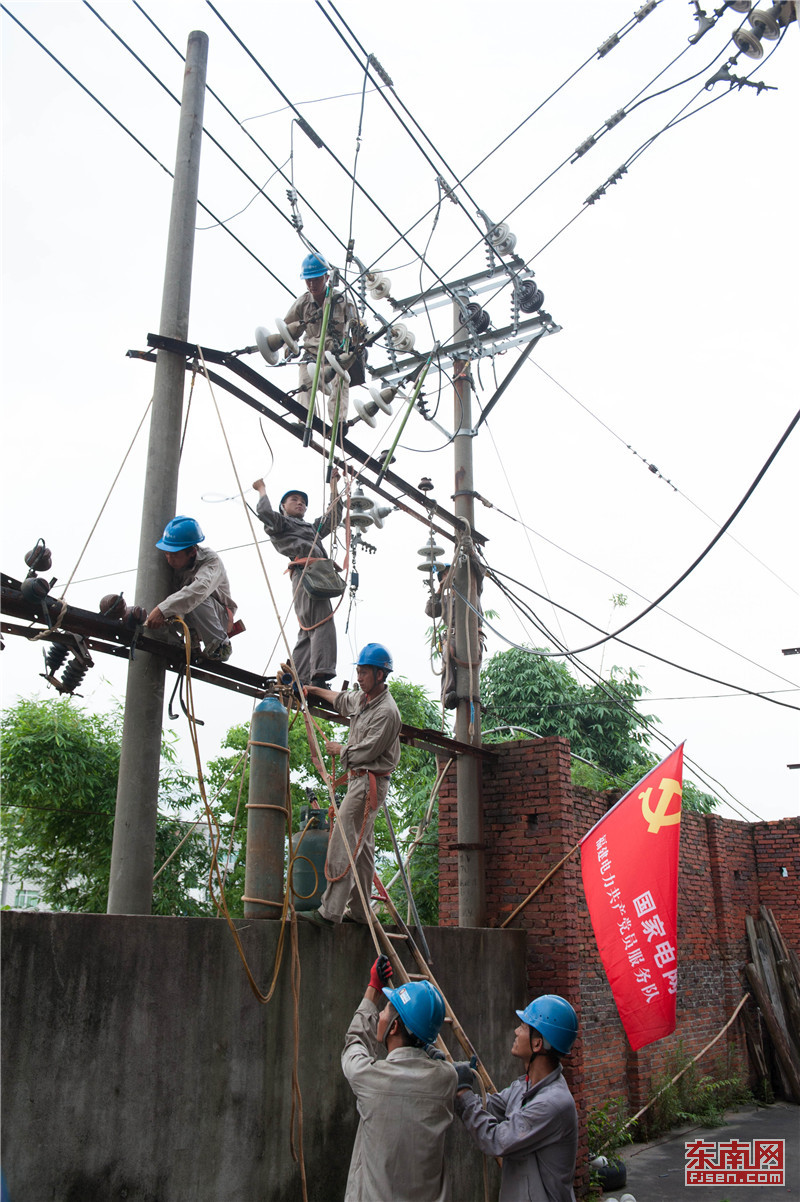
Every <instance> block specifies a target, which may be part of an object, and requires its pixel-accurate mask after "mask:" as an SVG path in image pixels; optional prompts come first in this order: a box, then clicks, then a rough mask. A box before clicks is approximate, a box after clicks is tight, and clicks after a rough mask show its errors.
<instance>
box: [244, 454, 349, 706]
mask: <svg viewBox="0 0 800 1202" xmlns="http://www.w3.org/2000/svg"><path fill="white" fill-rule="evenodd" d="M338 480H339V470H338V468H334V471H333V475H332V476H331V485H332V489H334V490H335V489H336V485H337V483H338ZM253 488H254V489H255V490H256V492H257V493H258V497H259V500H258V505H257V506H256V513H257V515H258V517H259V519H260V520H261V521H262V522H263V523H264V529H265V530H266V532H267V534H268V535H269V538H270V542H271V543H272V545H273V547H274V548H275V550H276V551H277V552H278V553H279V554H280V555H286V556H287V557H288V558H289V560H290V561H291V562H290V564H289V568H288V571H289V577H290V579H291V582H292V590H293V600H294V612H295V614H296V615H297V621H298V622H299V624H300V632H299V634H298V636H297V642H296V644H295V647H294V651H293V652H292V660H293V662H294V667H295V671H296V673H297V677H298V679H299V681H300V683H301V684H308V683H309V682H310V683H311V684H313V685H319V686H320V687H322V688H326V687H327V685H328V682H329V681H330V680H332V679H333V677H334V676H335V675H336V627H335V626H334V624H333V609H332V607H331V602H330V597H331V595H333V594H332V593H331V592H328V595H327V596H320V595H319V594H320V589H319V588H318V587H316V584H315V575H314V570H313V565H314V564H317V563H320V562H321V561H323V560H325V561H327V562H326V563H325V564H324V566H325V567H326V568H328V569H329V571H330V573H331V575H332V576H335V571H334V565H332V564H331V563H330V562H329V561H328V555H327V552H326V551H325V548H324V547H323V545H322V539H323V538H327V536H328V535H329V534H332V533H333V531H334V530H335V529H336V527H337V525H338V524H339V520H340V518H341V513H342V504H341V501H340V499H339V496H338V493H337V494H336V495H335V496H334V497H333V500H332V503H331V507H330V509H329V510H328V512H327V513H326V514H324V515H323V516H322V517H318V518H316V519H315V521H314V522H307V521H306V520H305V514H306V509H307V508H308V493H305V492H303V491H302V489H299V488H291V489H289V491H288V492H285V493H284V494H283V496H282V497H281V500H280V505H279V506H278V512H277V513H276V512H275V510H274V509H273V508H272V505H271V503H270V499H269V497H268V496H267V490H266V487H265V485H264V481H263V480H255V481H254V482H253ZM323 585H324V582H323ZM322 591H326V590H324V587H323V590H322ZM340 591H341V592H343V591H344V584H342V587H341V590H340Z"/></svg>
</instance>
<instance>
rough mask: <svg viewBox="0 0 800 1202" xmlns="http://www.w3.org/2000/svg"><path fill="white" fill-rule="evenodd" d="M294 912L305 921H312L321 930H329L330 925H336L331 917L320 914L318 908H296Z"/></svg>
mask: <svg viewBox="0 0 800 1202" xmlns="http://www.w3.org/2000/svg"><path fill="white" fill-rule="evenodd" d="M295 913H296V914H297V917H298V918H303V919H305V921H306V922H311V923H313V924H314V926H315V927H319V928H320V929H321V930H330V929H331V927H335V926H336V923H335V922H334V921H333V919H332V918H325V916H324V915H323V914H320V912H319V910H296V911H295Z"/></svg>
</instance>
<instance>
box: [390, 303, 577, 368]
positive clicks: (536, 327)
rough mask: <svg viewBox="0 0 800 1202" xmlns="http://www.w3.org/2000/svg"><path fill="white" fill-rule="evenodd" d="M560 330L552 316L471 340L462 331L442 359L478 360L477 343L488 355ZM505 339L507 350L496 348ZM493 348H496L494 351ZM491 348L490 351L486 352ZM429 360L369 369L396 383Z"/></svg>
mask: <svg viewBox="0 0 800 1202" xmlns="http://www.w3.org/2000/svg"><path fill="white" fill-rule="evenodd" d="M560 329H561V326H559V325H556V324H555V322H554V321H553V320H552V318H551V317H550V316H549V314H547V315H546V314H544V313H541V314H538V315H537V316H536V317H531V318H529V319H528V320H527V321H520V322H518V323H517V325H507V326H503V327H502V328H501V329H499V330H487V332H486V333H485V334H475V335H472V336H470V333H469V331H468V330H466V329H464V331H463V334H462V333H461V331H459V334H458V337H456V338H451V340H450V341H449V342H446V343H445V344H444V345H443V346H440V347H439V358H440V359H441V358H442V357H443V356H445V355H449V356H450V357H451V358H453V359H470V358H475V343H476V342H477V343H478V344H479V345H480V353H481V355H488V354H490V353H491V352H492V350H496V351H498V352H499V351H500V350H501V349H502V350H508V349H509V348H510V347H511V346H515V345H517V344H518V343H520V342H525V341H527V340H528V339H527V338H526V335H530V337H531V338H535V339H536V341H537V342H538V341H539V338H541V337H542V335H544V334H557V333H558V332H559V331H560ZM504 339H511V340H512V341H510V342H508V343H507V345H506V346H504V347H502V348H501V347H499V346H498V345H497V344H498V343H499V342H502V341H503V340H504ZM491 344H495V345H494V346H493V347H492V346H491ZM487 347H489V348H490V349H488V350H487V349H486V348H487ZM425 358H426V356H425V355H424V354H422V353H419V354H414V355H410V356H409V357H408V358H407V359H401V360H400V361H399V362H398V363H397V366H395V365H394V364H393V363H386V364H384V365H382V366H381V367H375V368H370V371H371V373H372V375H373V376H377V377H380V378H381V379H387V380H395V379H400V378H401V377H402V376H404V375H407V374H408V373H409V372H411V371H413V370H414V368H415V367H419V365H420V364H421V363H424V362H425ZM432 370H436V365H435V364H433V365H432Z"/></svg>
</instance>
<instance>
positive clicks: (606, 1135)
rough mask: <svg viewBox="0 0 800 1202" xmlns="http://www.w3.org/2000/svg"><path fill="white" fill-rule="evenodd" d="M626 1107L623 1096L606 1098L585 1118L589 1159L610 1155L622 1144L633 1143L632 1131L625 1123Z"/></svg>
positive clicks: (626, 1119) (626, 1116) (626, 1118)
mask: <svg viewBox="0 0 800 1202" xmlns="http://www.w3.org/2000/svg"><path fill="white" fill-rule="evenodd" d="M628 1117H629V1116H628V1107H627V1103H626V1101H625V1099H624V1098H619V1097H617V1098H608V1099H607V1100H606V1101H605V1102H603V1105H602V1106H598V1107H597V1109H596V1110H590V1111H589V1114H588V1115H587V1118H586V1133H587V1138H588V1141H589V1159H590V1160H591V1159H593V1158H594V1157H595V1156H608V1157H612V1156H613V1155H614V1153H615V1152H618V1151H619V1149H620V1148H621V1147H623V1145H624V1144H632V1143H633V1133H632V1132H631V1129H630V1127H626V1126H625V1124H626V1123H627V1121H628Z"/></svg>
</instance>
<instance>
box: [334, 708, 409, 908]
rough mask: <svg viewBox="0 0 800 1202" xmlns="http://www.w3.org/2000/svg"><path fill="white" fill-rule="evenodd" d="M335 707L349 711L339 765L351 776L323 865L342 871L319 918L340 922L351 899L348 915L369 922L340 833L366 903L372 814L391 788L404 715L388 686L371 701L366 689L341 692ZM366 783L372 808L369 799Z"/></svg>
mask: <svg viewBox="0 0 800 1202" xmlns="http://www.w3.org/2000/svg"><path fill="white" fill-rule="evenodd" d="M334 708H335V709H336V710H337V712H338V713H340V714H343V715H346V714H349V715H350V734H349V736H348V739H347V744H346V746H345V748H344V751H343V752H342V759H341V766H342V769H343V770H346V771H347V772H348V774H349V779H348V782H347V793H346V794H345V798H344V801H343V802H342V803H341V805H340V806H339V817H338V820H337V822H336V826H335V828H334V831H333V834H332V835H331V839H330V843H329V844H328V859H327V863H326V865H325V868H326V872H327V875H328V876H329V877H341V880H338V881H329V883H328V887H327V889H326V890H325V892H324V894H323V895H322V901H321V902H320V907H319V910H320V914H322V916H323V918H327V919H329V920H331V921H332V922H341V921H342V915H343V914H344V912H345V909H346V908H347V907H348V904H349V907H350V915H351V917H352V918H354V919H355V920H356V922H369V917H368V915H367V914H365V913H364V907H363V905H362V904H361V897H360V895H359V892H358V888H357V886H356V885H355V883H354V881H353V870H352V868H350V861H349V859H348V856H347V848H346V847H345V844H344V840H343V838H342V833H344V837H345V838H346V839H347V843H348V845H349V847H350V851H351V852H352V853H353V856H354V859H355V863H356V872H357V873H358V879H359V881H360V882H361V888H362V889H363V891H364V896H365V898H366V899H367V903H369V899H370V896H371V894H372V877H373V874H374V871H375V814H376V813H377V807H378V806H380V805H383V802H384V800H385V798H386V794H387V793H388V791H389V776H388V774H389V773H390V772H392V770H393V769H394V768H396V767H397V765H398V763H399V762H400V727H401V725H402V721H401V718H400V711H399V710H398V708H397V706H396V705H395V702H394V698H393V697H392V695H391V693H390V692H389V690H388V689H384V690H383V692H382V693H379V694H378V696H377V697H375V698H374V700H372V701H370V702H368V701H367V699H366V696H365V695H364V693H361V692H357V691H355V690H353V691H351V692H349V693H340V694H339V696H338V697H337V698H336V701H335V703H334ZM370 773H374V774H375V775H374V779H371V777H370ZM370 786H372V790H373V800H374V802H375V803H376V808H375V809H372V808H371V805H370ZM365 811H366V821H365ZM359 838H360V840H361V842H360V844H359ZM357 846H358V851H356V847H357Z"/></svg>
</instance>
